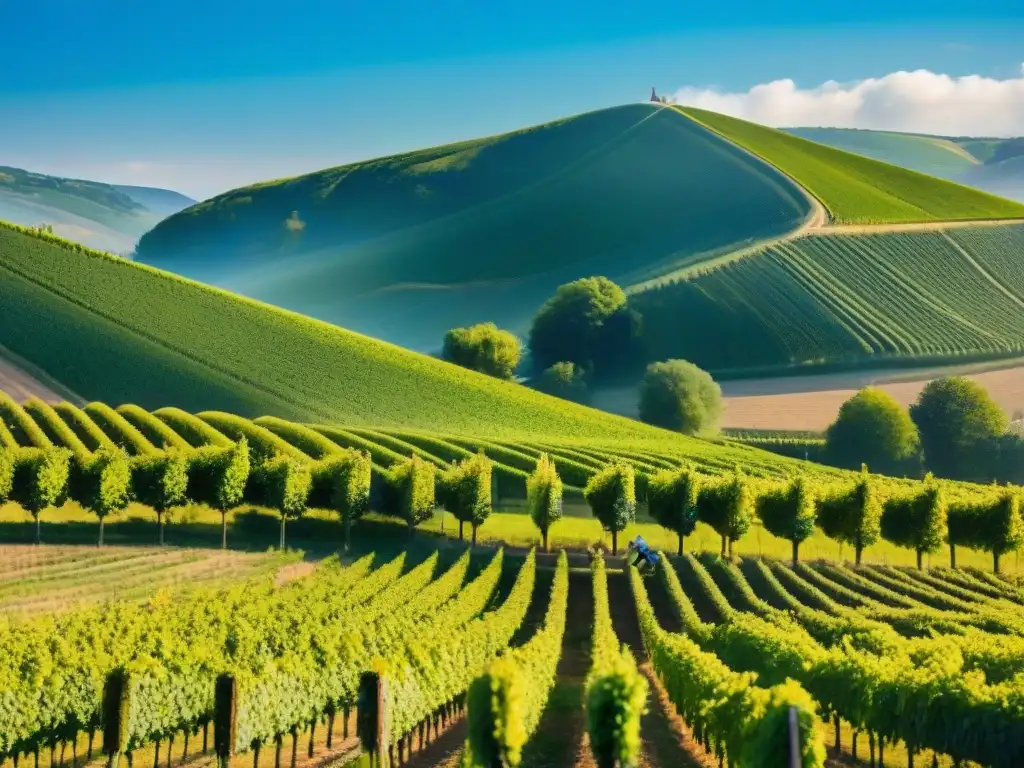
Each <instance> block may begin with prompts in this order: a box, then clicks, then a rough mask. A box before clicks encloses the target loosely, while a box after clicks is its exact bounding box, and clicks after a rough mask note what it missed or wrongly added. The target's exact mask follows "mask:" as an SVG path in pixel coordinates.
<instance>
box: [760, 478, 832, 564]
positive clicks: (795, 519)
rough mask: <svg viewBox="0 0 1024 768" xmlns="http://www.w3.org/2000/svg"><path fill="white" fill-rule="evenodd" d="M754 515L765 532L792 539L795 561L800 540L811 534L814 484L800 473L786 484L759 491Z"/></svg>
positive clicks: (812, 531)
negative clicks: (762, 525)
mask: <svg viewBox="0 0 1024 768" xmlns="http://www.w3.org/2000/svg"><path fill="white" fill-rule="evenodd" d="M757 516H758V517H759V518H761V522H762V523H763V524H764V527H765V530H767V531H768V532H769V533H771V534H772V535H774V536H778V537H779V538H781V539H787V540H789V541H791V542H793V559H794V560H795V559H796V557H797V551H798V548H799V546H800V542H802V541H804V540H805V539H807V538H809V537H810V535H811V534H812V533H814V523H815V520H816V518H817V510H816V508H815V496H814V484H813V483H812V482H811V481H810V480H808V478H807V477H805V476H803V475H801V476H800V477H797V478H795V479H794V480H793V481H792V482H791V483H789V484H788V485H786V486H782V487H778V488H774V489H772V490H770V491H766V492H763V493H761V494H760V495H758V497H757Z"/></svg>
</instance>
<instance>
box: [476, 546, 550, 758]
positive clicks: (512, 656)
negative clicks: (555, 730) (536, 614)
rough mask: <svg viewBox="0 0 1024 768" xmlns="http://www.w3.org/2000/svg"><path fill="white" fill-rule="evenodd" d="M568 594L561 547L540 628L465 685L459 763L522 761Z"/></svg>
mask: <svg viewBox="0 0 1024 768" xmlns="http://www.w3.org/2000/svg"><path fill="white" fill-rule="evenodd" d="M568 599H569V560H568V558H567V557H566V554H565V552H564V551H563V552H562V553H561V554H560V555H559V557H558V564H557V565H556V566H555V577H554V580H553V581H552V584H551V593H550V596H549V599H548V609H547V613H546V614H545V616H544V623H543V625H542V626H541V628H540V629H539V630H538V631H537V633H536V634H534V636H533V637H532V638H530V640H529V642H527V643H526V644H525V645H522V646H519V647H517V648H514V649H512V650H510V651H509V653H508V654H507V655H506V656H503V657H501V658H499V659H496V660H495V661H493V662H492V663H491V664H490V665H489V666H488V668H487V671H486V672H485V673H484V674H483V675H481V676H480V677H478V678H476V680H474V681H473V682H472V683H471V684H470V686H469V691H468V693H467V696H466V700H467V706H468V713H467V719H468V723H469V738H468V739H467V741H466V749H465V752H464V755H463V763H462V765H463V766H464V768H491V767H492V766H497V765H500V766H508V768H515V766H518V765H520V764H521V763H522V756H523V746H524V745H525V744H526V743H527V741H529V739H530V737H531V736H532V735H533V733H534V732H535V731H536V729H537V725H538V723H539V722H540V718H541V715H542V714H543V712H544V707H545V705H546V703H547V700H548V695H549V694H550V693H551V689H552V687H553V686H554V684H555V670H556V667H557V665H558V660H559V655H560V653H561V649H562V635H563V633H564V631H565V617H566V606H567V603H568Z"/></svg>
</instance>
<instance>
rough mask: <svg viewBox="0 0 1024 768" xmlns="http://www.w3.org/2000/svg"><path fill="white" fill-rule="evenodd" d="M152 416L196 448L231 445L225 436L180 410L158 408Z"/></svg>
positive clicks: (226, 446) (197, 418)
mask: <svg viewBox="0 0 1024 768" xmlns="http://www.w3.org/2000/svg"><path fill="white" fill-rule="evenodd" d="M153 415H154V416H155V417H157V418H158V419H159V420H160V421H162V422H163V423H164V424H166V425H167V426H169V427H170V428H171V429H172V430H173V431H174V432H175V434H178V435H181V437H183V438H184V439H185V440H186V441H188V443H189V445H192V446H194V447H196V448H201V447H203V446H206V445H213V446H217V447H218V448H228V447H230V446H231V445H233V443H232V442H231V440H230V439H228V437H227V436H226V435H224V434H223V433H221V432H218V431H217V430H216V429H214V428H213V427H211V426H210V425H209V424H207V423H206V422H205V421H203V420H202V419H200V418H199V417H198V416H193V415H192V414H191V413H187V412H186V411H183V410H181V409H180V408H160V409H158V410H155V411H153Z"/></svg>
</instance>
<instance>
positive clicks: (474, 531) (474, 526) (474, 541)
mask: <svg viewBox="0 0 1024 768" xmlns="http://www.w3.org/2000/svg"><path fill="white" fill-rule="evenodd" d="M472 528H473V546H474V547H475V546H476V529H477V528H479V526H478V525H477V524H476V523H473V525H472Z"/></svg>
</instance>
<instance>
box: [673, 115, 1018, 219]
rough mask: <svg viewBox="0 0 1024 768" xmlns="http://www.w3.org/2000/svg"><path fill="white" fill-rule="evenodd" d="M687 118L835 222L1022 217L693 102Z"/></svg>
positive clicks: (987, 199) (990, 200)
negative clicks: (792, 186) (772, 170)
mask: <svg viewBox="0 0 1024 768" xmlns="http://www.w3.org/2000/svg"><path fill="white" fill-rule="evenodd" d="M678 109H679V110H680V111H681V112H682V113H683V114H685V115H686V116H687V117H689V118H691V119H693V120H696V121H697V122H698V123H700V124H701V125H705V126H707V127H709V128H710V129H712V130H714V131H715V132H717V133H718V134H720V135H722V136H724V137H725V138H727V139H729V140H730V141H733V142H735V143H736V144H738V145H739V146H741V147H744V148H745V149H747V150H749V151H750V152H752V153H753V154H755V155H756V156H758V157H761V158H763V159H765V160H767V161H768V162H770V163H771V164H772V165H774V166H775V167H777V168H779V169H780V170H782V171H783V172H784V173H786V174H787V175H788V176H789V177H790V178H792V179H794V180H795V181H796V182H797V183H798V184H800V185H801V186H803V187H804V188H805V189H807V190H808V191H809V192H811V194H813V195H814V196H815V197H817V198H818V199H819V200H820V201H821V202H822V203H823V204H824V206H825V207H826V208H828V210H829V212H830V213H831V214H832V218H833V220H834V221H835V223H837V224H886V223H895V222H901V221H904V222H911V221H953V220H957V219H1003V218H1020V217H1021V216H1022V215H1024V204H1021V203H1017V202H1013V201H1010V200H1006V199H1004V198H1000V197H997V196H995V195H991V194H988V193H985V192H980V191H978V190H976V189H972V188H970V187H965V186H962V185H960V184H955V183H953V182H948V181H944V180H941V179H936V178H933V177H930V176H926V175H924V174H920V173H916V172H914V171H910V170H907V169H906V168H901V167H898V166H895V165H889V164H887V163H883V162H879V161H878V160H873V159H871V158H869V157H864V156H862V155H856V154H852V153H850V152H844V151H843V150H841V149H835V148H834V147H829V146H825V145H824V144H818V143H815V142H813V141H808V140H807V139H803V138H800V137H799V136H794V135H791V134H789V133H785V132H783V131H779V130H775V129H773V128H767V127H765V126H762V125H757V124H756V123H750V122H747V121H745V120H740V119H738V118H734V117H727V116H726V115H720V114H717V113H715V112H708V111H706V110H702V109H695V108H692V107H679V108H678Z"/></svg>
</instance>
